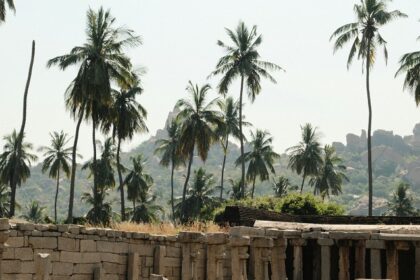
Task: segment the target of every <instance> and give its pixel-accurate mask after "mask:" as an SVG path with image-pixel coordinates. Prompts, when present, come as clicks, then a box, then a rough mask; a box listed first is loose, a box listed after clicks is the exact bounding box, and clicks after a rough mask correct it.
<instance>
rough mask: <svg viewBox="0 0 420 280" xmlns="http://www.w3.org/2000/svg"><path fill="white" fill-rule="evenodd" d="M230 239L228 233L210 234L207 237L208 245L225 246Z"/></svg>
mask: <svg viewBox="0 0 420 280" xmlns="http://www.w3.org/2000/svg"><path fill="white" fill-rule="evenodd" d="M228 237H229V236H228V235H227V234H226V233H208V234H207V235H206V243H207V244H212V245H217V244H225V243H227V241H228Z"/></svg>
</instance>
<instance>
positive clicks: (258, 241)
mask: <svg viewBox="0 0 420 280" xmlns="http://www.w3.org/2000/svg"><path fill="white" fill-rule="evenodd" d="M273 245H274V244H273V239H272V238H268V237H253V238H252V242H251V246H252V247H254V248H271V247H273Z"/></svg>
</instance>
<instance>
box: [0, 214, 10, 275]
mask: <svg viewBox="0 0 420 280" xmlns="http://www.w3.org/2000/svg"><path fill="white" fill-rule="evenodd" d="M9 228H10V225H9V219H0V279H2V271H1V261H2V260H3V251H4V244H5V243H6V241H7V239H8V238H9Z"/></svg>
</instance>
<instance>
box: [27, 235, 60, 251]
mask: <svg viewBox="0 0 420 280" xmlns="http://www.w3.org/2000/svg"><path fill="white" fill-rule="evenodd" d="M29 245H30V246H32V248H35V249H40V248H41V249H56V248H57V238H55V237H29Z"/></svg>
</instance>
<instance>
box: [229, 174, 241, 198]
mask: <svg viewBox="0 0 420 280" xmlns="http://www.w3.org/2000/svg"><path fill="white" fill-rule="evenodd" d="M228 182H229V184H230V187H231V189H230V190H229V191H228V195H229V198H230V199H232V200H240V199H241V197H242V192H241V179H238V180H234V179H229V180H228Z"/></svg>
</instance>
